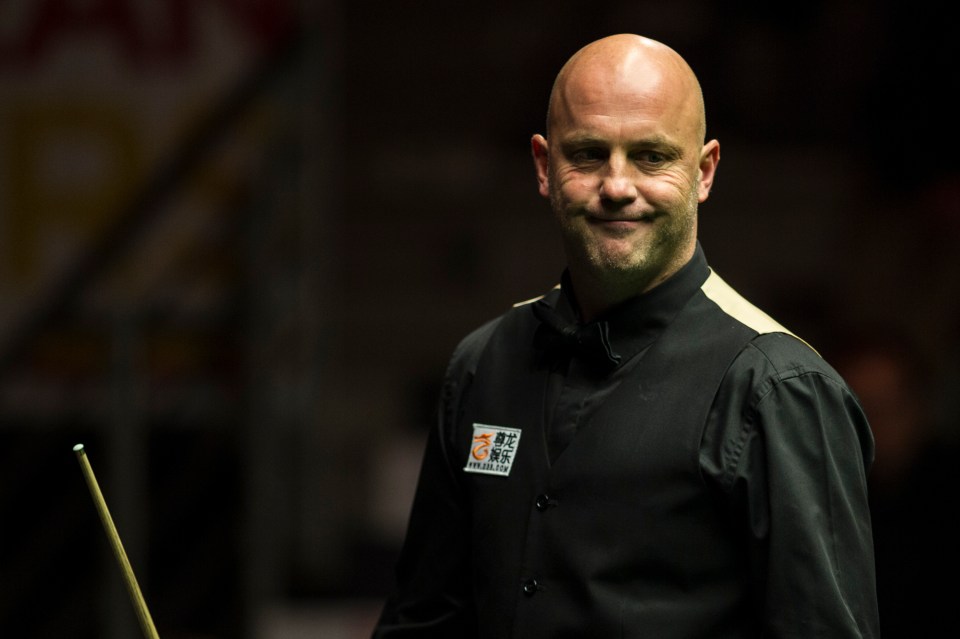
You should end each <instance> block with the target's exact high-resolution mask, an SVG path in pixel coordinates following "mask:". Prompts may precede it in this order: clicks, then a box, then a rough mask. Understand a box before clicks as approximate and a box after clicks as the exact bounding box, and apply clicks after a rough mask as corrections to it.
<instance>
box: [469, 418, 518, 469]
mask: <svg viewBox="0 0 960 639" xmlns="http://www.w3.org/2000/svg"><path fill="white" fill-rule="evenodd" d="M520 432H521V431H520V429H519V428H508V427H506V426H490V425H488V424H474V425H473V442H471V444H470V452H469V453H468V454H467V465H466V466H464V467H463V470H465V471H466V472H468V473H483V474H485V475H500V476H502V477H507V476H508V475H509V474H510V469H511V468H513V460H514V459H516V456H517V446H518V445H519V444H520Z"/></svg>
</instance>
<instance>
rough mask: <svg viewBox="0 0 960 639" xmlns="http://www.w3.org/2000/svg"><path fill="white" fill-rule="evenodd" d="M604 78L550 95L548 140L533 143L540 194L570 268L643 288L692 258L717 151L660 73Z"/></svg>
mask: <svg viewBox="0 0 960 639" xmlns="http://www.w3.org/2000/svg"><path fill="white" fill-rule="evenodd" d="M581 75H584V74H581ZM610 80H611V79H610V78H603V77H598V76H596V75H586V76H585V79H584V80H582V81H580V82H577V81H576V80H573V81H570V82H569V83H568V85H567V86H566V87H565V90H563V91H562V92H560V93H559V94H558V95H559V97H558V100H557V101H556V102H555V103H554V104H553V113H552V118H551V130H550V140H549V141H547V140H545V139H543V138H542V137H540V136H535V138H534V141H533V144H534V157H535V160H536V164H537V170H538V177H539V178H540V180H539V181H540V193H541V194H542V195H544V196H545V197H548V198H549V199H550V203H551V205H552V208H553V210H554V213H555V214H556V216H557V220H558V222H559V224H560V229H561V232H562V236H563V241H564V245H565V248H566V252H567V257H568V260H569V262H570V269H571V273H572V274H573V275H574V276H576V274H577V272H578V271H579V272H584V273H589V274H590V275H591V277H593V278H595V279H599V280H600V281H602V282H605V283H609V284H613V285H615V286H616V285H618V283H620V282H623V283H625V284H626V285H630V284H633V283H639V285H640V286H642V288H643V290H648V289H649V288H652V287H653V286H656V285H657V284H659V283H660V282H661V281H663V280H664V279H666V278H667V277H669V276H670V275H672V274H673V273H674V272H676V270H678V269H679V268H680V267H681V266H683V264H685V263H686V261H687V260H689V259H690V257H691V256H692V254H693V250H694V248H695V245H696V229H697V205H698V203H699V202H702V201H703V200H705V199H706V197H707V195H708V193H709V186H710V180H712V175H713V168H714V167H715V164H716V160H717V159H718V158H719V149H717V150H716V151H715V155H714V154H713V145H716V142H715V141H714V142H711V143H710V144H709V145H707V146H704V145H702V139H699V138H698V134H699V131H700V129H699V126H698V124H699V121H698V120H697V118H696V113H697V112H696V109H695V108H694V107H693V106H692V103H691V102H690V100H689V99H687V100H678V99H677V98H676V97H675V96H676V87H675V86H672V85H671V83H670V82H669V79H662V78H660V77H658V76H657V75H656V74H653V75H648V76H645V77H643V78H641V79H639V80H633V79H627V80H623V79H620V80H618V81H610ZM538 138H539V140H538ZM538 144H539V145H541V147H542V148H541V152H540V154H539V156H538V152H537V145H538ZM705 154H706V155H707V158H706V166H704V155H705ZM711 162H712V163H711ZM702 168H705V171H704V170H701V169H702ZM705 173H706V174H708V175H707V179H706V180H704V174H705Z"/></svg>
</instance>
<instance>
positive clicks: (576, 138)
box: [560, 133, 683, 157]
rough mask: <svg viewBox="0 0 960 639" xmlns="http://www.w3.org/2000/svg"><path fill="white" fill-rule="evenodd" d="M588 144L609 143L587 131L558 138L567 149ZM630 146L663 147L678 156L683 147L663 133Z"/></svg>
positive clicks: (603, 145)
mask: <svg viewBox="0 0 960 639" xmlns="http://www.w3.org/2000/svg"><path fill="white" fill-rule="evenodd" d="M588 146H602V147H606V146H609V143H608V142H607V141H606V140H604V139H603V138H599V137H597V136H595V135H591V134H588V133H584V134H580V133H574V134H572V135H570V136H568V137H564V138H561V139H560V148H562V149H569V148H577V147H588ZM630 146H631V147H641V148H645V149H664V150H668V151H670V152H672V153H674V154H676V155H677V156H678V157H679V156H681V155H683V147H682V146H680V145H679V144H677V143H676V142H674V141H673V140H670V139H669V138H667V137H665V136H663V135H652V136H650V137H647V138H643V139H641V140H638V141H636V142H635V143H633V144H631V145H630Z"/></svg>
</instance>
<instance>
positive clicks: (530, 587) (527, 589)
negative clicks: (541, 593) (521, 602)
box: [523, 579, 540, 597]
mask: <svg viewBox="0 0 960 639" xmlns="http://www.w3.org/2000/svg"><path fill="white" fill-rule="evenodd" d="M538 590H540V583H539V582H538V581H537V580H536V579H527V580H526V581H525V582H523V594H525V595H526V596H528V597H532V596H534V595H535V594H537V591H538Z"/></svg>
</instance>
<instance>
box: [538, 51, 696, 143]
mask: <svg viewBox="0 0 960 639" xmlns="http://www.w3.org/2000/svg"><path fill="white" fill-rule="evenodd" d="M553 98H554V100H553V102H552V104H551V117H550V120H551V122H550V126H551V128H552V132H551V135H554V136H557V135H559V136H568V135H574V136H579V135H585V134H597V133H601V132H606V133H612V132H614V131H619V134H620V135H656V136H658V137H667V138H671V139H674V140H676V141H677V142H681V141H682V142H685V143H686V142H688V141H690V140H691V139H693V141H696V140H695V138H696V135H697V130H698V123H699V118H698V110H697V108H696V104H697V101H696V99H695V98H696V94H695V93H694V92H692V91H691V88H690V86H688V82H685V77H684V75H683V74H682V73H677V72H676V69H672V68H671V65H670V64H669V63H664V62H662V61H650V60H629V59H626V60H621V61H619V62H618V63H616V64H610V63H606V62H605V61H585V62H583V63H582V64H579V65H576V66H574V67H573V68H571V69H570V70H569V73H568V74H567V75H566V76H565V77H563V78H561V81H560V82H558V85H557V87H556V90H555V93H554V96H553Z"/></svg>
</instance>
